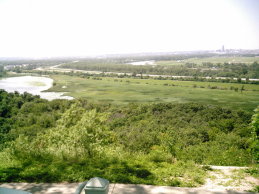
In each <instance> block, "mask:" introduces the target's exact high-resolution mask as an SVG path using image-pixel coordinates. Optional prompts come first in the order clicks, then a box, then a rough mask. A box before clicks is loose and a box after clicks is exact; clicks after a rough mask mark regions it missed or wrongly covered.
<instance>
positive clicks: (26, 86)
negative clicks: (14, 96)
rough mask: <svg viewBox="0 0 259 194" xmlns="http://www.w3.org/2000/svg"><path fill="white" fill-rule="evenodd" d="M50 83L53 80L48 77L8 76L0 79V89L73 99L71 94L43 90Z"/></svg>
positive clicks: (49, 86) (44, 96)
mask: <svg viewBox="0 0 259 194" xmlns="http://www.w3.org/2000/svg"><path fill="white" fill-rule="evenodd" d="M52 85H53V80H52V79H51V78H48V77H36V76H21V77H9V78H4V79H1V80H0V89H4V90H5V91H7V92H14V91H17V92H19V93H24V92H28V93H30V94H33V95H39V96H40V97H41V98H44V99H47V100H54V99H68V100H72V99H73V97H71V96H63V95H64V93H63V92H43V91H45V90H47V89H49V88H51V87H52Z"/></svg>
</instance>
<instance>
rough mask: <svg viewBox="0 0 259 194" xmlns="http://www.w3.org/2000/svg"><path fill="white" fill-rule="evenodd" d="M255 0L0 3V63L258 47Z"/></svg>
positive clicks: (22, 0) (31, 0) (20, 0)
mask: <svg viewBox="0 0 259 194" xmlns="http://www.w3.org/2000/svg"><path fill="white" fill-rule="evenodd" d="M258 10H259V0H0V57H54V56H89V55H100V54H115V53H117V54H118V53H141V52H173V51H190V50H216V49H220V48H221V47H222V45H224V46H225V48H226V49H259V14H258Z"/></svg>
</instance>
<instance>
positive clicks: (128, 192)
mask: <svg viewBox="0 0 259 194" xmlns="http://www.w3.org/2000/svg"><path fill="white" fill-rule="evenodd" d="M78 185H79V184H78V183H60V184H56V183H42V184H41V183H40V184H35V183H6V184H1V185H0V187H6V188H13V189H20V190H24V191H29V192H31V193H33V194H73V193H74V192H75V191H76V188H77V187H78ZM174 193H175V194H176V193H177V194H248V193H249V192H238V191H222V190H212V189H210V190H207V189H200V188H180V187H168V186H152V185H131V184H110V188H109V194H174Z"/></svg>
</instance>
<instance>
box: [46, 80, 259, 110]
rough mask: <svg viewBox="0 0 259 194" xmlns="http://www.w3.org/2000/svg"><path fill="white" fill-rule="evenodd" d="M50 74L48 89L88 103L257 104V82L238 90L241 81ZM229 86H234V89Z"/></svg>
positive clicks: (243, 106) (245, 107) (246, 106)
mask: <svg viewBox="0 0 259 194" xmlns="http://www.w3.org/2000/svg"><path fill="white" fill-rule="evenodd" d="M51 77H52V78H53V79H54V81H55V85H54V87H52V88H51V89H49V90H48V91H56V92H66V95H69V96H73V97H75V98H86V99H88V100H89V101H91V102H109V103H114V104H126V103H130V102H141V103H147V102H180V103H184V102H198V103H204V104H214V105H223V106H224V107H231V108H235V109H243V110H248V111H252V110H253V109H254V108H255V107H256V106H257V105H258V104H259V85H252V84H245V85H244V89H245V90H244V91H243V92H241V91H240V88H241V87H242V84H236V83H216V82H194V81H172V80H152V79H132V78H121V79H120V78H109V77H104V78H101V80H95V79H94V78H93V77H90V78H89V79H86V78H81V77H76V76H66V75H53V76H51ZM215 87H217V89H215ZM211 88H214V89H211ZM230 88H232V90H230ZM233 88H238V91H235V90H233Z"/></svg>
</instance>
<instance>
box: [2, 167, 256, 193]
mask: <svg viewBox="0 0 259 194" xmlns="http://www.w3.org/2000/svg"><path fill="white" fill-rule="evenodd" d="M211 168H212V169H213V171H210V175H209V178H208V179H207V180H206V183H205V184H204V185H203V186H201V187H198V188H182V187H169V186H153V185H133V184H110V187H109V194H176V193H177V194H248V193H249V192H246V190H251V189H252V188H253V186H255V185H259V180H258V179H255V178H253V177H250V176H243V175H244V174H242V175H241V174H240V173H239V172H240V171H239V170H240V169H244V168H245V167H231V166H211ZM78 186H79V183H38V184H36V183H4V184H0V187H6V188H13V189H20V190H24V191H29V192H31V193H33V194H73V193H74V192H75V191H76V189H77V187H78ZM82 193H83V192H82Z"/></svg>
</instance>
